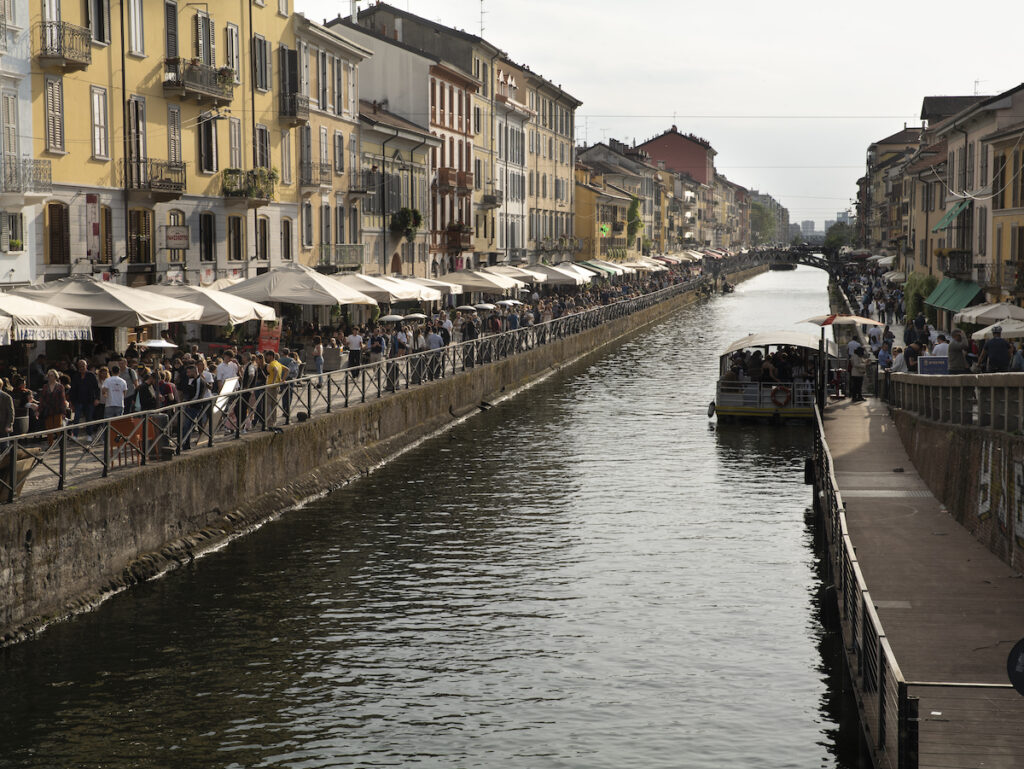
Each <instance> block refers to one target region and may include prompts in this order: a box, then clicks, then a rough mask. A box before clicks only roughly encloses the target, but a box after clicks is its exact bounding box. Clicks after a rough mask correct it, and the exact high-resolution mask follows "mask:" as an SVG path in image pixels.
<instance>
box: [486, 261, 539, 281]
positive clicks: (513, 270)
mask: <svg viewBox="0 0 1024 769" xmlns="http://www.w3.org/2000/svg"><path fill="white" fill-rule="evenodd" d="M481 272H493V273H494V274H495V275H504V276H505V277H506V278H514V279H515V280H525V281H526V282H527V283H543V282H544V281H546V280H547V279H548V276H547V275H545V274H544V273H542V272H535V271H533V270H527V269H526V268H524V267H513V266H512V265H510V264H496V265H494V266H493V267H484V268H483V269H482V270H481Z"/></svg>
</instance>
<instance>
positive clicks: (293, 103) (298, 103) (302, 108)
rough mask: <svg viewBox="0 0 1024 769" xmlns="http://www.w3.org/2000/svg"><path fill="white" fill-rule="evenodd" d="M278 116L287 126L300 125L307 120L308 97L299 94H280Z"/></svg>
mask: <svg viewBox="0 0 1024 769" xmlns="http://www.w3.org/2000/svg"><path fill="white" fill-rule="evenodd" d="M280 114H281V120H282V121H284V122H285V123H287V124H288V125H302V124H303V123H305V122H306V121H307V120H309V97H308V96H304V95H303V94H301V93H283V94H281V113H280Z"/></svg>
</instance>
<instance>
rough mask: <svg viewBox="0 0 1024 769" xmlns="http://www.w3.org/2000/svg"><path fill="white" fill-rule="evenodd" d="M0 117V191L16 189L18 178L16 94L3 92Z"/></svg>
mask: <svg viewBox="0 0 1024 769" xmlns="http://www.w3.org/2000/svg"><path fill="white" fill-rule="evenodd" d="M0 105H2V109H0V117H2V121H3V133H2V135H0V140H2V141H3V145H4V146H3V163H4V168H3V185H2V187H0V189H6V190H11V189H17V188H18V187H17V183H18V179H19V178H20V173H19V167H18V146H19V141H18V97H17V95H16V94H13V93H10V92H4V94H3V95H2V97H0Z"/></svg>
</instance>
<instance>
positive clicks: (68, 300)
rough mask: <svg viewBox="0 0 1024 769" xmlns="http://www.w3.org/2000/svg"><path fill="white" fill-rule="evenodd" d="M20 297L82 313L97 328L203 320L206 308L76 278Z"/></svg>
mask: <svg viewBox="0 0 1024 769" xmlns="http://www.w3.org/2000/svg"><path fill="white" fill-rule="evenodd" d="M11 293H12V294H14V295H16V296H23V297H25V298H26V299H34V300H36V301H38V302H45V303H46V304H52V305H55V306H57V307H63V308H64V309H66V310H72V311H74V312H80V313H82V314H83V315H88V316H89V317H90V318H91V319H92V325H94V326H148V325H150V324H152V323H178V322H181V321H187V320H199V318H201V317H202V315H203V308H202V307H200V306H199V305H197V304H192V303H191V302H183V301H182V300H180V299H175V298H174V297H170V296H160V295H154V294H152V293H150V292H149V291H141V290H139V289H137V288H129V287H128V286H122V285H121V284H120V283H111V282H109V281H103V280H94V279H93V278H92V277H91V276H87V275H73V276H71V277H69V278H61V279H60V280H54V281H51V282H49V283H42V284H40V285H38V286H24V287H22V288H18V289H15V290H14V291H12V292H11Z"/></svg>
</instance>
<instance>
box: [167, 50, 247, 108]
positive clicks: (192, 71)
mask: <svg viewBox="0 0 1024 769" xmlns="http://www.w3.org/2000/svg"><path fill="white" fill-rule="evenodd" d="M164 90H169V91H182V92H184V93H186V94H192V95H194V96H199V97H203V96H206V97H209V98H210V99H213V100H214V101H217V102H221V101H224V102H228V101H231V99H232V97H233V96H234V92H235V72H234V70H232V69H231V68H230V67H212V66H210V65H209V64H203V63H202V62H201V61H197V60H196V59H164Z"/></svg>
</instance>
